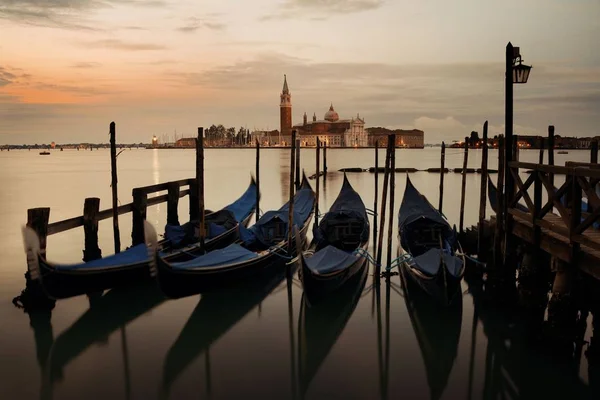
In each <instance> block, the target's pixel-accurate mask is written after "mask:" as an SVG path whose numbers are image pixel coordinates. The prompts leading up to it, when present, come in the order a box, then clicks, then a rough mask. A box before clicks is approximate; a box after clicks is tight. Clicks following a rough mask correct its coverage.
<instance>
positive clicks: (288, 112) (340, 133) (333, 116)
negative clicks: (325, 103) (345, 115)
mask: <svg viewBox="0 0 600 400" xmlns="http://www.w3.org/2000/svg"><path fill="white" fill-rule="evenodd" d="M279 115H280V132H281V137H282V140H283V141H284V142H286V143H289V142H290V140H291V131H292V129H295V130H296V138H297V139H299V140H300V145H301V146H316V145H317V141H316V139H317V138H319V140H320V141H321V142H322V143H326V144H327V146H330V147H365V146H367V145H368V135H367V132H366V131H365V120H364V119H363V118H360V116H359V114H356V117H355V118H350V119H340V117H339V115H338V113H337V112H336V111H335V110H334V108H333V104H331V105H330V107H329V110H328V111H327V112H326V113H325V115H324V117H323V119H320V120H317V115H316V113H313V117H312V121H308V118H307V115H306V112H305V113H304V118H303V121H302V122H301V123H298V124H295V125H294V126H292V96H291V94H290V91H289V88H288V84H287V77H286V76H285V75H284V78H283V90H282V92H281V95H280V103H279Z"/></svg>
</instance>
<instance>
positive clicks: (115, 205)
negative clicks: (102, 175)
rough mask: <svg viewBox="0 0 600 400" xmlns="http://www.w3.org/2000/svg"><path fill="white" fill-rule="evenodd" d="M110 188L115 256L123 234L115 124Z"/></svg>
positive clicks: (111, 137)
mask: <svg viewBox="0 0 600 400" xmlns="http://www.w3.org/2000/svg"><path fill="white" fill-rule="evenodd" d="M109 130H110V178H111V179H110V187H111V189H112V214H113V237H114V243H115V254H117V253H120V252H121V233H120V232H119V211H118V207H119V200H118V194H117V193H118V192H117V139H116V137H117V130H116V127H115V123H114V122H111V123H110V129H109Z"/></svg>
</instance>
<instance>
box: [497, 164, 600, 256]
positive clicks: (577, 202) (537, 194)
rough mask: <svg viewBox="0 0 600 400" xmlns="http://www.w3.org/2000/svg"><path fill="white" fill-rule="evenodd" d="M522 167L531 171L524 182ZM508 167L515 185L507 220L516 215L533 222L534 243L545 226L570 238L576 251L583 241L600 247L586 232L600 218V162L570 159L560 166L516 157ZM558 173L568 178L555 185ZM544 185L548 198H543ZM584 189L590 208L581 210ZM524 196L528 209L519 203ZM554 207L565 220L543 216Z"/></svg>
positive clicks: (586, 244)
mask: <svg viewBox="0 0 600 400" xmlns="http://www.w3.org/2000/svg"><path fill="white" fill-rule="evenodd" d="M520 169H524V170H525V169H526V170H530V172H531V174H530V175H529V177H528V178H527V179H526V180H525V181H524V182H523V180H522V179H521V176H520V175H519V171H520ZM509 170H510V174H511V176H512V178H513V180H514V182H515V189H514V195H513V196H510V197H509V198H508V199H507V200H508V215H507V216H506V218H507V221H506V222H508V223H509V224H510V222H511V221H510V219H512V218H513V217H517V218H519V219H522V220H525V221H529V222H531V224H532V225H533V227H534V242H538V243H534V245H539V240H540V235H541V232H540V230H541V228H545V229H548V230H550V231H552V232H554V233H556V234H559V235H561V236H563V237H565V238H567V239H568V241H569V243H570V244H571V246H572V252H574V253H576V252H577V251H578V250H579V247H580V246H581V245H585V246H588V247H591V248H593V249H595V250H600V241H599V240H594V239H592V238H590V237H589V236H586V232H587V230H588V229H590V228H591V227H592V226H593V224H594V223H595V222H599V221H600V198H599V197H598V195H597V194H596V189H595V188H596V185H597V184H598V182H600V166H598V165H597V164H589V163H578V162H577V163H576V162H570V163H567V165H566V166H564V167H559V166H549V165H540V164H532V163H524V162H518V161H513V162H510V163H509ZM555 174H561V175H564V176H565V182H564V183H563V184H562V185H561V186H559V187H556V188H555V187H554V185H553V182H554V179H553V178H554V175H555ZM531 186H533V187H534V188H533V198H532V197H531V195H530V193H529V191H530V188H531ZM544 189H545V190H546V192H547V200H545V201H542V193H543V190H544ZM584 193H585V195H586V197H587V203H588V208H587V210H582V197H583V194H584ZM521 199H523V200H524V202H525V204H526V207H527V212H525V211H522V210H520V209H518V208H517V207H516V206H517V203H518V202H519V201H520V200H521ZM553 210H556V212H557V215H558V216H559V217H560V221H561V222H562V224H557V223H553V222H550V221H548V220H547V219H544V217H546V216H547V215H548V214H549V213H551V212H552V211H553ZM509 226H510V225H509Z"/></svg>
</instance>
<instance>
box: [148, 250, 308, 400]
mask: <svg viewBox="0 0 600 400" xmlns="http://www.w3.org/2000/svg"><path fill="white" fill-rule="evenodd" d="M297 266H298V264H297V263H295V262H294V263H293V264H290V265H288V266H286V265H285V260H281V259H280V260H278V261H275V262H274V263H273V264H271V265H269V266H268V267H267V268H265V269H264V272H263V273H262V274H261V275H257V276H256V277H254V278H253V279H251V280H246V281H240V282H236V283H233V284H232V285H231V286H229V287H227V288H224V289H223V290H219V291H212V292H208V293H206V294H202V295H201V298H200V302H198V305H197V306H196V308H195V309H194V311H193V312H192V315H190V318H189V319H188V321H187V322H186V324H185V326H184V327H183V329H182V331H181V333H180V334H179V337H178V338H177V340H176V341H175V343H173V345H172V346H171V348H170V349H169V352H168V353H167V356H166V358H165V362H164V365H163V378H162V382H161V387H160V398H165V399H166V398H168V397H169V391H170V390H171V387H172V385H173V384H174V383H175V380H176V379H177V377H178V376H179V375H180V374H181V373H182V372H183V371H184V370H185V369H186V367H187V366H188V365H189V364H191V363H192V362H193V361H194V360H195V359H196V357H198V356H199V355H200V354H202V353H206V364H207V365H206V367H207V368H206V370H207V375H208V376H207V378H206V379H207V388H210V362H209V358H208V351H209V349H210V346H211V345H212V344H213V343H215V342H216V341H217V340H218V339H219V338H220V337H221V336H223V334H225V333H226V332H227V331H228V330H229V329H231V328H232V327H233V326H234V325H236V324H237V323H238V322H239V321H240V320H241V319H242V318H243V317H244V316H246V314H248V313H249V312H250V311H252V309H254V307H256V306H258V305H259V304H260V303H261V302H262V301H263V300H264V299H265V298H266V297H267V296H268V295H269V294H270V293H271V292H272V291H273V290H274V289H275V288H276V287H277V286H279V284H280V283H281V282H283V280H284V279H285V277H286V274H293V273H294V272H295V270H296V269H297ZM208 390H210V389H208ZM209 395H210V393H209Z"/></svg>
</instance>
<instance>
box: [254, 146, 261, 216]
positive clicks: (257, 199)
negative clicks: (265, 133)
mask: <svg viewBox="0 0 600 400" xmlns="http://www.w3.org/2000/svg"><path fill="white" fill-rule="evenodd" d="M259 202H260V142H259V141H258V138H256V212H255V215H254V216H255V220H256V222H258V220H259V219H260V207H259Z"/></svg>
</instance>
